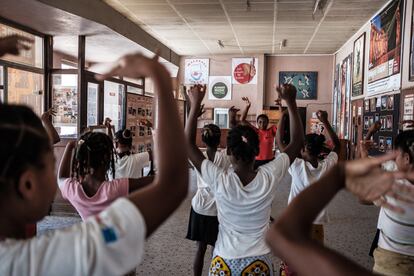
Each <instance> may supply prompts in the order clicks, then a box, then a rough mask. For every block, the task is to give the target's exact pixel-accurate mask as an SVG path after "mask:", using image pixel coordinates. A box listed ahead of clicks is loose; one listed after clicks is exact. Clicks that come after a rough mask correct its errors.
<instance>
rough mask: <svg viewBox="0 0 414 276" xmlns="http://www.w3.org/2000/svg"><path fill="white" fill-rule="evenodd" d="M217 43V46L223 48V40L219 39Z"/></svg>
mask: <svg viewBox="0 0 414 276" xmlns="http://www.w3.org/2000/svg"><path fill="white" fill-rule="evenodd" d="M217 44H218V46H219V47H220V48H221V49H223V48H224V43H223V41H221V40H220V39H219V40H217Z"/></svg>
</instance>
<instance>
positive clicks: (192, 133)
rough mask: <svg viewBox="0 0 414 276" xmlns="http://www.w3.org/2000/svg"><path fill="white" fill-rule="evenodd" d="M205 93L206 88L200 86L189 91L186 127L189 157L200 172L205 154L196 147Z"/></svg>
mask: <svg viewBox="0 0 414 276" xmlns="http://www.w3.org/2000/svg"><path fill="white" fill-rule="evenodd" d="M205 93H206V87H205V86H203V87H202V86H200V85H196V86H192V87H191V88H190V90H189V91H188V99H189V101H190V113H189V115H188V121H187V124H186V126H185V136H186V138H187V144H188V146H187V148H188V157H189V158H190V160H191V162H192V163H193V165H194V167H195V168H196V169H197V170H198V171H201V163H203V160H204V159H205V157H204V155H203V153H202V152H201V151H200V149H199V148H198V147H197V145H196V135H197V118H198V114H199V112H200V107H201V102H202V101H203V98H204V95H205Z"/></svg>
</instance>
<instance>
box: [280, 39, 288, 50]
mask: <svg viewBox="0 0 414 276" xmlns="http://www.w3.org/2000/svg"><path fill="white" fill-rule="evenodd" d="M286 44H287V39H283V40H282V41H280V48H279V49H280V50H282V48H284V47H286Z"/></svg>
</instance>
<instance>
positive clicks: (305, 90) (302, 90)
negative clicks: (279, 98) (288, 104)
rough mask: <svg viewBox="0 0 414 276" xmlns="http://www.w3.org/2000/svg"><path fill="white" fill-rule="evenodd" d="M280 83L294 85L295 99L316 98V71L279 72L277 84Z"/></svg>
mask: <svg viewBox="0 0 414 276" xmlns="http://www.w3.org/2000/svg"><path fill="white" fill-rule="evenodd" d="M282 84H292V85H293V86H295V87H296V90H297V94H296V99H297V100H316V98H317V88H318V72H279V85H282Z"/></svg>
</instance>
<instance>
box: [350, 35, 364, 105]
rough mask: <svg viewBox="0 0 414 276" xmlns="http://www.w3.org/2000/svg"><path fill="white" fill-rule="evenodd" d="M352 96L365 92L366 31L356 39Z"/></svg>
mask: <svg viewBox="0 0 414 276" xmlns="http://www.w3.org/2000/svg"><path fill="white" fill-rule="evenodd" d="M352 60H353V65H352V97H356V96H360V95H363V94H364V68H365V32H364V33H363V34H362V35H360V36H359V37H358V38H357V39H356V40H355V41H354V52H353V59H352Z"/></svg>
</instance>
